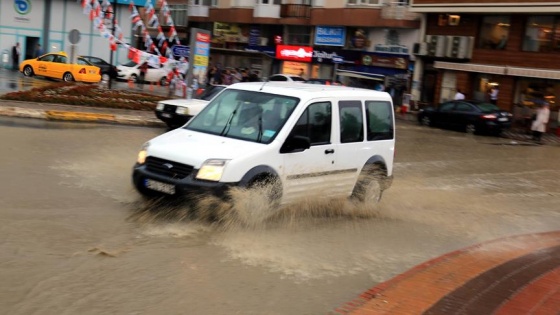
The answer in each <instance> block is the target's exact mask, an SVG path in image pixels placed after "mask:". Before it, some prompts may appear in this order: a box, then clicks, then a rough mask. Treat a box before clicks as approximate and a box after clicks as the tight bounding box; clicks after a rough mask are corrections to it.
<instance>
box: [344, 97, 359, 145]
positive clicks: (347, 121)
mask: <svg viewBox="0 0 560 315" xmlns="http://www.w3.org/2000/svg"><path fill="white" fill-rule="evenodd" d="M338 107H339V111H340V142H341V143H349V142H360V141H364V119H363V114H362V102H361V101H340V102H339V103H338Z"/></svg>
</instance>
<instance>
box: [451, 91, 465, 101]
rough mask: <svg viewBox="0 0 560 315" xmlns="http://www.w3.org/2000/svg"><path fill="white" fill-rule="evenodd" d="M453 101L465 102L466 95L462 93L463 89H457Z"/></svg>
mask: <svg viewBox="0 0 560 315" xmlns="http://www.w3.org/2000/svg"><path fill="white" fill-rule="evenodd" d="M453 99H454V100H456V101H459V100H464V99H465V94H463V92H461V89H457V93H455V97H454V98H453Z"/></svg>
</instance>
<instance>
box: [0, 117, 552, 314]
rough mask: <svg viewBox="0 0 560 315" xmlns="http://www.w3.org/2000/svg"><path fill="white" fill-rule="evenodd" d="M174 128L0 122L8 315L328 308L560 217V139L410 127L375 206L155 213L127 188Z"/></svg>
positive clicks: (2, 295) (0, 210) (3, 291)
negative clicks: (270, 213)
mask: <svg viewBox="0 0 560 315" xmlns="http://www.w3.org/2000/svg"><path fill="white" fill-rule="evenodd" d="M162 132H164V130H162V129H157V128H137V127H122V126H109V125H96V124H84V123H81V124H74V123H55V122H46V121H41V120H32V119H6V118H0V143H2V154H1V155H0V169H1V174H2V179H3V181H2V182H1V183H0V205H1V207H0V220H1V223H0V250H1V252H2V255H1V256H0V267H1V268H0V278H1V279H2V280H3V281H2V282H0V301H2V303H1V305H0V308H1V311H2V313H6V314H216V315H219V314H326V313H328V312H329V311H331V310H332V309H334V308H336V307H338V306H340V305H342V304H344V303H345V302H347V301H349V300H351V299H353V298H355V297H356V296H357V295H358V294H360V293H361V292H363V291H364V290H367V289H368V288H370V287H372V286H373V285H375V284H377V283H379V282H381V281H384V280H387V279H389V278H391V277H393V276H395V275H396V274H398V273H400V272H403V271H405V270H407V269H409V268H411V267H413V266H415V265H417V264H419V263H421V262H424V261H426V260H428V259H431V258H433V257H435V256H438V255H441V254H444V253H446V252H449V251H452V250H456V249H459V248H462V247H465V246H467V245H471V244H474V243H478V242H481V241H485V240H490V239H495V238H498V237H502V236H506V235H516V234H525V233H533V232H542V231H550V230H556V229H558V228H559V227H560V209H559V208H560V207H559V206H558V205H559V204H560V188H559V187H558V186H559V185H558V179H559V178H560V165H559V163H558V158H559V157H560V151H559V148H558V147H551V146H523V145H514V144H512V143H511V141H510V140H506V139H499V138H491V137H479V136H469V135H465V134H462V133H457V132H452V131H443V130H438V129H430V128H426V127H420V126H416V125H413V124H408V123H400V124H398V127H397V150H396V151H397V153H396V159H395V162H396V163H395V170H394V175H395V180H394V182H393V186H392V187H391V188H390V190H388V191H387V192H386V193H385V195H384V197H383V200H382V202H381V204H380V205H379V207H378V208H377V209H375V210H374V211H368V212H364V211H360V210H359V209H355V208H354V207H353V206H352V205H351V204H349V203H347V202H345V201H334V202H331V203H330V204H323V203H319V202H313V200H311V201H310V202H309V203H307V204H303V205H299V206H298V207H292V208H291V209H286V210H285V211H284V212H283V213H280V214H279V215H277V216H276V217H274V218H273V219H272V220H270V221H267V222H265V223H263V224H258V225H254V226H251V227H247V226H243V225H240V224H236V222H235V221H230V220H227V219H225V220H223V221H221V222H216V221H209V220H207V219H205V218H197V217H194V218H193V217H192V216H190V215H189V214H188V212H187V211H186V207H174V208H173V209H169V208H167V207H162V208H158V209H155V208H154V207H153V206H150V205H147V204H146V203H144V202H143V201H142V200H141V198H140V197H139V196H138V194H137V193H136V192H135V191H134V189H133V187H132V184H131V178H130V177H131V171H132V165H133V163H134V161H135V159H136V153H137V151H138V149H139V148H140V146H141V145H142V143H144V142H145V141H146V140H148V139H150V138H152V137H153V136H156V135H158V134H160V133H162Z"/></svg>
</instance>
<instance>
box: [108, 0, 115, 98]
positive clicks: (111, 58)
mask: <svg viewBox="0 0 560 315" xmlns="http://www.w3.org/2000/svg"><path fill="white" fill-rule="evenodd" d="M113 3H114V7H113V19H112V25H113V27H112V29H111V35H113V39H114V38H115V29H116V28H117V27H116V25H115V24H117V0H113ZM109 50H111V55H110V57H109V63H110V64H111V67H113V49H111V48H109ZM111 72H112V71H111ZM111 72H109V82H108V84H107V88H108V89H109V90H110V89H111V86H112V82H113V77H112V76H111Z"/></svg>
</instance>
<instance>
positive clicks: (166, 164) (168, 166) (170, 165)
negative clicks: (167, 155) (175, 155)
mask: <svg viewBox="0 0 560 315" xmlns="http://www.w3.org/2000/svg"><path fill="white" fill-rule="evenodd" d="M163 166H165V167H167V169H168V170H170V169H172V168H173V164H171V163H164V164H163Z"/></svg>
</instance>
